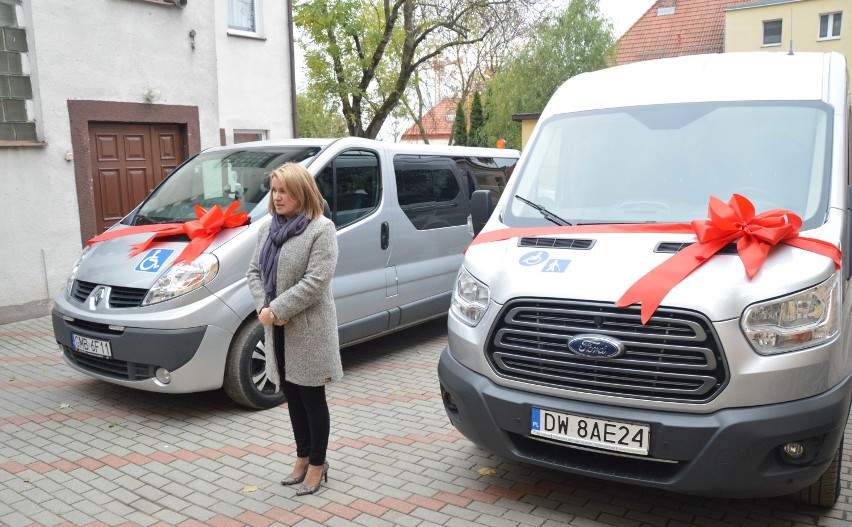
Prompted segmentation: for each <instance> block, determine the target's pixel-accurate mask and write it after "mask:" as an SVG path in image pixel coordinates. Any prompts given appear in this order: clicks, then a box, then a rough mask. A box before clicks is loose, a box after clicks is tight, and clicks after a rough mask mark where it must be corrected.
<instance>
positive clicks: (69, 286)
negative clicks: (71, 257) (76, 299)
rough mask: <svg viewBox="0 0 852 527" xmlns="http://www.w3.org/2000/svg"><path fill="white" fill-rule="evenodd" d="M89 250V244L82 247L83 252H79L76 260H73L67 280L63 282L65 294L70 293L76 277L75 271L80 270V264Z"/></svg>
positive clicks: (90, 247) (90, 248)
mask: <svg viewBox="0 0 852 527" xmlns="http://www.w3.org/2000/svg"><path fill="white" fill-rule="evenodd" d="M91 250H92V246H91V245H87V246H85V247H83V252H81V253H80V256H78V257H77V261H75V262H74V266H73V267H71V274H69V275H68V280H67V281H66V282H65V293H66V294H68V295H70V294H71V290H72V289H73V288H74V279H76V278H77V271H79V270H80V264H81V263H83V260H84V259H85V258H86V255H88V254H89V251H91Z"/></svg>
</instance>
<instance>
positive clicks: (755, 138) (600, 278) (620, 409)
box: [438, 53, 852, 506]
mask: <svg viewBox="0 0 852 527" xmlns="http://www.w3.org/2000/svg"><path fill="white" fill-rule="evenodd" d="M850 122H852V121H850V102H849V84H848V81H847V66H846V60H845V58H844V57H843V56H842V55H840V54H838V53H826V54H821V53H819V54H817V53H795V54H792V55H788V54H786V53H777V54H776V53H742V54H734V53H732V54H717V55H704V56H689V57H681V58H673V59H662V60H654V61H648V62H641V63H635V64H630V65H626V66H619V67H613V68H609V69H605V70H601V71H597V72H594V73H587V74H582V75H578V76H576V77H574V78H572V79H570V80H568V81H567V82H565V84H564V85H563V86H561V87H560V88H559V89H558V91H557V92H556V93H555V94H554V96H553V97H552V99H551V101H550V102H549V103H548V105H547V107H546V108H545V110H544V112H543V113H542V115H541V119H540V121H539V123H538V124H537V126H536V129H535V130H534V132H533V134H532V136H531V138H530V143H529V146H527V147H526V149H525V150H524V152H523V155H522V156H521V160H520V161H519V162H518V166H517V168H516V170H515V173H514V175H513V176H512V179H511V181H510V183H509V187H508V188H507V189H506V191H505V192H504V193H503V196H502V198H501V199H500V200H499V201H498V202H497V203H496V209H495V210H494V212H493V214H491V215H490V217H487V216H486V217H482V215H481V212H477V211H482V210H486V211H487V210H488V207H487V203H485V202H486V201H487V200H485V199H483V198H482V197H481V196H479V195H478V194H475V195H474V202H475V203H476V204H478V206H477V207H475V208H474V225H479V224H483V223H484V228H483V229H482V232H480V233H479V234H478V236H477V238H476V239H475V240H474V243H473V244H472V245H471V247H469V248H468V250H467V251H466V253H465V257H464V260H463V264H462V267H461V270H460V272H459V275H458V278H457V283H456V288H455V292H454V296H453V301H452V307H451V310H450V316H449V321H448V327H449V343H448V346H447V347H446V349H445V350H444V352H443V354H442V356H441V359H440V362H439V366H438V375H439V380H440V388H441V392H442V395H443V400H444V405H445V408H446V412H447V415H448V416H449V418H450V420H451V421H452V423H453V424H454V425H455V426H456V427H457V428H458V430H460V431H461V432H462V433H463V434H464V435H465V436H466V437H467V438H469V439H470V440H471V441H473V442H474V443H476V444H478V445H480V446H482V447H484V448H486V449H488V450H490V451H492V452H495V453H497V454H499V455H501V456H503V457H505V458H509V459H513V460H516V461H523V462H526V463H531V464H535V465H541V466H544V467H549V468H553V469H558V470H563V471H567V472H571V473H574V474H581V475H586V476H593V477H597V478H603V479H608V480H612V481H618V482H623V483H629V484H637V485H646V486H649V487H658V488H663V489H668V490H672V491H676V492H682V493H688V494H698V495H707V496H724V497H766V496H780V495H794V496H795V497H797V498H798V499H799V500H802V501H805V502H807V503H811V504H816V505H821V506H831V505H832V504H833V503H834V502H835V500H836V499H837V497H838V494H839V491H840V472H841V462H842V448H843V441H842V440H843V433H844V429H845V426H846V421H847V417H848V415H849V410H850V401H851V400H852V380H850V372H852V355H850V338H852V326H850V324H852V319H850V309H852V302H850V299H849V298H848V295H849V294H850V289H849V278H850V272H852V266H850V261H849V247H850V245H851V244H850V235H851V234H850V233H852V229H850V221H852V214H851V213H850V207H852V199H851V198H850V192H852V191H850V179H852V173H850V159H849V157H850V138H852V131H850ZM485 197H486V198H487V196H485ZM752 206H753V207H754V210H753V209H751V207H752ZM755 212H756V214H757V215H756V216H755ZM764 212H765V213H764ZM486 220H487V223H485V221H486ZM800 222H801V223H800ZM840 249H843V250H844V251H845V253H844V254H843V255H842V258H841V255H840ZM764 257H765V260H764ZM746 264H747V265H746ZM747 270H748V272H747ZM749 273H751V274H752V277H751V278H750V277H749Z"/></svg>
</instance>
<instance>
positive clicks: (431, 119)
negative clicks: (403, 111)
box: [402, 98, 460, 141]
mask: <svg viewBox="0 0 852 527" xmlns="http://www.w3.org/2000/svg"><path fill="white" fill-rule="evenodd" d="M459 100H460V99H452V98H448V99H441V100H440V101H438V104H436V105H435V106H433V107H432V109H431V110H429V111H428V112H426V115H424V116H423V128H424V129H425V130H426V135H427V136H429V139H449V138H450V135H451V134H452V133H453V121H455V118H456V106H458V104H459ZM402 139H403V140H409V141H412V140H419V139H423V137H422V136H421V135H420V129H419V128H418V127H417V123H414V124H413V125H411V126H410V127H409V128H408V130H406V131H405V132H403V134H402Z"/></svg>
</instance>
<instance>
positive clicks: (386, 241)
mask: <svg viewBox="0 0 852 527" xmlns="http://www.w3.org/2000/svg"><path fill="white" fill-rule="evenodd" d="M379 238H380V240H381V244H382V250H383V251H384V250H386V249H387V248H388V246H389V245H390V225H388V222H386V221H383V222H382V231H381V235H380V236H379Z"/></svg>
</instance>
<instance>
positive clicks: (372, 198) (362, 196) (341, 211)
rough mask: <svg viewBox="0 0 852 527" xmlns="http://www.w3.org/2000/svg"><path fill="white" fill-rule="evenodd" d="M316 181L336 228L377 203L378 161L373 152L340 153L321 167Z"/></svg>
mask: <svg viewBox="0 0 852 527" xmlns="http://www.w3.org/2000/svg"><path fill="white" fill-rule="evenodd" d="M316 181H317V186H318V187H319V189H320V192H321V193H322V197H323V198H325V200H326V201H327V202H328V206H329V207H330V208H331V218H332V220H333V221H334V224H335V225H336V226H337V228H338V229H339V228H341V227H345V226H347V225H351V224H352V223H355V222H356V221H358V220H359V219H361V218H363V217H365V216H367V215H369V214H370V213H372V212H373V211H374V210H376V208H378V206H379V200H380V197H381V195H382V185H381V178H380V177H379V160H378V157H377V156H376V154H375V153H374V152H369V151H366V150H349V151H347V152H344V153H342V154H340V155H339V156H337V157H336V158H335V159H334V161H332V162H331V164H329V165H327V166H326V167H325V168H323V169H322V171H321V172H320V173H319V175H317V178H316Z"/></svg>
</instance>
